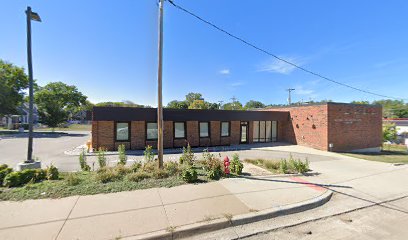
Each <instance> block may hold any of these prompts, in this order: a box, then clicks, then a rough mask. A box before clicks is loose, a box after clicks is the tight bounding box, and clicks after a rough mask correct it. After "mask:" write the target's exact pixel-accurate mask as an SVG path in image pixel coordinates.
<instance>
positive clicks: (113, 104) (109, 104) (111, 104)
mask: <svg viewBox="0 0 408 240" xmlns="http://www.w3.org/2000/svg"><path fill="white" fill-rule="evenodd" d="M95 106H97V107H139V108H144V107H146V106H144V105H141V104H137V103H134V102H132V101H130V100H123V101H122V102H100V103H97V104H95Z"/></svg>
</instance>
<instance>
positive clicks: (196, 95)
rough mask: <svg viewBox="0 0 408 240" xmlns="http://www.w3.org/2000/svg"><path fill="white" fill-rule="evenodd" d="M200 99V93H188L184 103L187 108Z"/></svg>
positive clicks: (201, 96)
mask: <svg viewBox="0 0 408 240" xmlns="http://www.w3.org/2000/svg"><path fill="white" fill-rule="evenodd" d="M202 98H203V95H202V94H201V93H193V92H190V93H188V94H187V95H186V101H187V103H188V105H189V106H190V105H191V104H192V103H193V102H194V100H200V99H202Z"/></svg>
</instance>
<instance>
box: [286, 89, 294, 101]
mask: <svg viewBox="0 0 408 240" xmlns="http://www.w3.org/2000/svg"><path fill="white" fill-rule="evenodd" d="M286 91H288V94H289V96H288V104H289V105H292V96H291V92H292V91H295V89H294V88H288V89H286Z"/></svg>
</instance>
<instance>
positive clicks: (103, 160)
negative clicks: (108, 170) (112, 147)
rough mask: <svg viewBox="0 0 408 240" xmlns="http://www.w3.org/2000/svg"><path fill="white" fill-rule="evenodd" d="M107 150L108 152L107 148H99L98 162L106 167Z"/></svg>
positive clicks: (100, 165)
mask: <svg viewBox="0 0 408 240" xmlns="http://www.w3.org/2000/svg"><path fill="white" fill-rule="evenodd" d="M105 152H106V151H105V149H103V148H99V150H98V153H97V154H98V164H99V167H100V168H102V167H106V156H105Z"/></svg>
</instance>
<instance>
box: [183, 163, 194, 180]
mask: <svg viewBox="0 0 408 240" xmlns="http://www.w3.org/2000/svg"><path fill="white" fill-rule="evenodd" d="M181 177H182V178H183V180H184V181H185V182H188V183H193V182H195V181H197V171H196V170H195V169H194V168H192V167H191V166H189V167H185V168H183V170H182V171H181Z"/></svg>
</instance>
